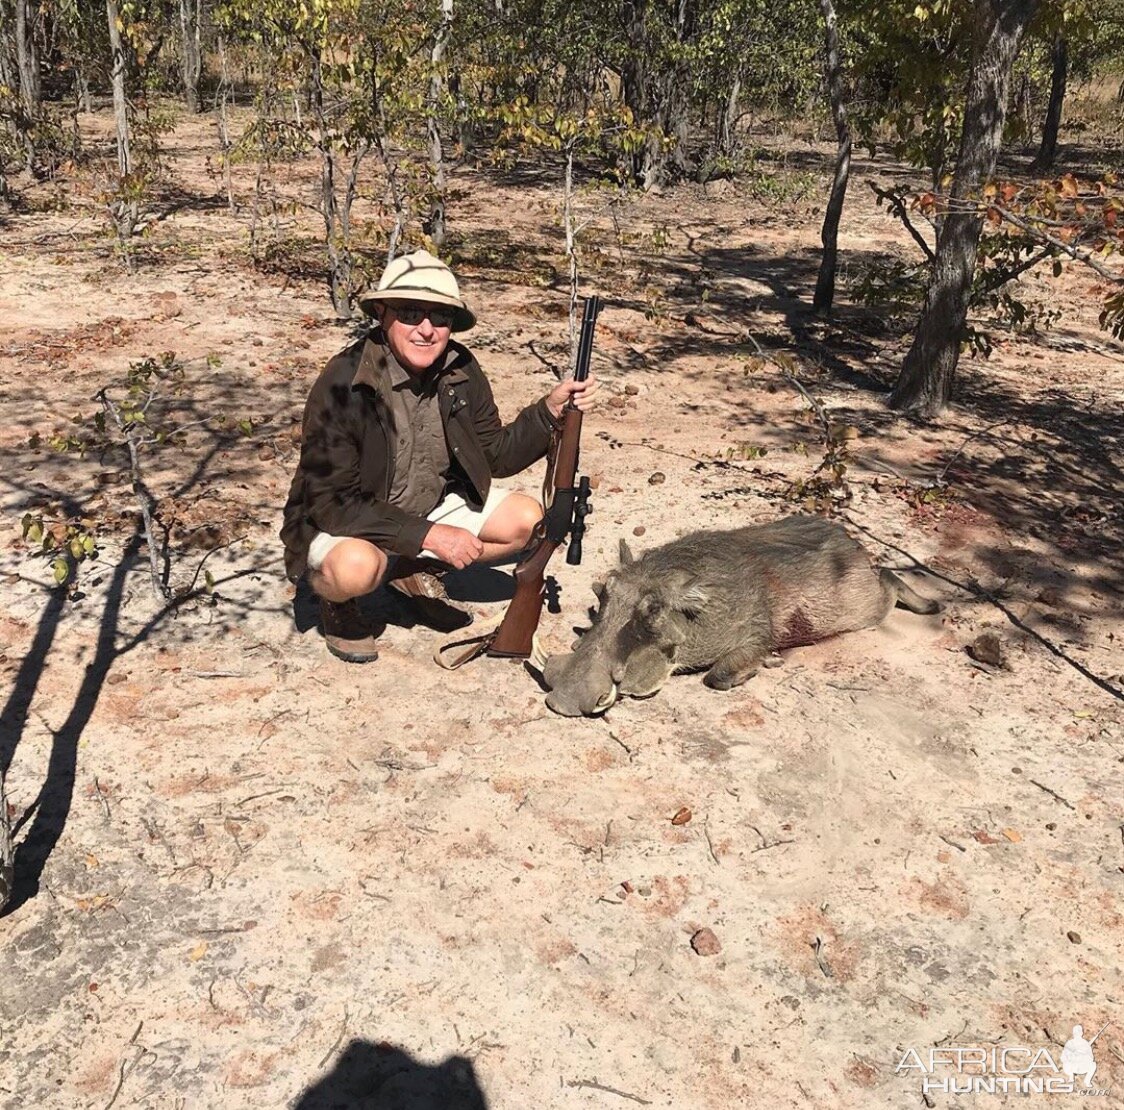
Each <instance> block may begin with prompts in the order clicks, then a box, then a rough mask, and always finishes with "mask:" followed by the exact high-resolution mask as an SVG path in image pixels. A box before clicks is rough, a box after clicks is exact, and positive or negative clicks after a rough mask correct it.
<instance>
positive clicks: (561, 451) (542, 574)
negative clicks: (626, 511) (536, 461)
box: [434, 296, 601, 670]
mask: <svg viewBox="0 0 1124 1110" xmlns="http://www.w3.org/2000/svg"><path fill="white" fill-rule="evenodd" d="M600 311H601V298H600V297H597V296H592V297H587V298H586V301H585V306H584V309H583V311H582V325H581V335H580V337H579V339H578V357H577V362H576V364H575V366H574V381H578V382H581V381H585V379H586V378H588V377H589V364H590V358H591V356H592V354H593V329H594V327H595V326H596V324H597V314H598V313H599V312H600ZM581 432H582V414H581V410H580V409H577V408H575V407H574V405H573V402H570V403H569V404H567V405H566V408H565V409H564V410H563V413H562V422H561V425H560V426H559V427H558V428H556V429H555V431H554V433H553V435H552V436H551V442H550V449H549V451H548V453H547V464H546V478H545V480H544V481H543V505H544V506H545V510H544V513H543V518H542V520H540V521H539V523H538V524H537V525H536V527H535V531H534V533H533V535H532V536H531V545H530V548H529V554H528V555H527V556H526V558H524V559H523V561H522V562H520V563H519V564H518V566H516V568H515V571H514V576H515V596H514V597H513V598H512V599H511V603H510V604H509V605H508V607H507V611H506V612H505V613H504V616H503V620H502V621H501V622H500V624H499V627H498V628H496V630H495V632H493V633H491V634H489V635H485V636H477V637H472V638H470V639H466V640H459V641H457V642H455V643H450V644H445V645H443V646H442V647H439V648H438V649H437V651H436V652H435V653H434V659H435V660H436V661H437V662H438V663H439V664H440V665H441V666H442V667H445V668H447V669H450V670H451V669H453V668H455V667H459V666H462V665H463V664H464V663H467V662H469V661H470V660H472V659H475V658H477V656H479V655H490V656H493V657H496V658H501V659H528V658H530V655H531V649H532V646H533V641H534V636H535V631H536V630H537V628H538V626H539V619H540V617H541V616H542V607H543V601H544V600H545V597H546V566H547V563H549V562H550V558H551V556H552V555H553V554H554V552H555V551H556V550H557V549H558V547H560V546H561V545H562V544H563V543H565V541H566V537H567V535H568V536H569V537H570V545H569V548H568V549H567V552H566V562H567V563H569V564H571V565H577V564H578V563H580V562H581V560H582V537H583V536H584V534H585V518H586V517H587V516H588V515H589V514H590V513H591V512H592V511H593V509H592V508H591V506H590V504H589V479H588V478H581V479H580V480H579V479H578V455H579V448H580V446H581ZM465 649H467V650H465ZM454 653H455V654H454Z"/></svg>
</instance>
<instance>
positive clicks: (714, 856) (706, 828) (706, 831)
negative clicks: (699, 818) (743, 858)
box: [703, 817, 722, 867]
mask: <svg viewBox="0 0 1124 1110" xmlns="http://www.w3.org/2000/svg"><path fill="white" fill-rule="evenodd" d="M703 836H705V837H706V846H707V850H708V851H709V852H710V858H711V859H712V860H714V862H715V863H716V864H717V865H718V866H719V867H721V866H722V861H721V860H720V859H719V858H718V856H717V854H716V853H715V851H714V841H713V840H711V839H710V818H709V817H707V818H706V820H704V821H703Z"/></svg>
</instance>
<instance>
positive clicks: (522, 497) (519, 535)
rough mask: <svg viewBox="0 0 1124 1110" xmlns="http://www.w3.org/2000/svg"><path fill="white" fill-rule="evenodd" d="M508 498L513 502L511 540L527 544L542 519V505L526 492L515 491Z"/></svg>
mask: <svg viewBox="0 0 1124 1110" xmlns="http://www.w3.org/2000/svg"><path fill="white" fill-rule="evenodd" d="M508 500H509V501H511V502H513V504H512V513H511V530H512V534H511V536H510V540H511V542H512V543H518V544H527V543H529V542H530V540H531V536H532V534H533V533H534V531H535V527H536V526H537V525H538V523H539V521H540V520H542V506H541V505H540V504H539V503H538V502H537V501H536V500H535V499H534V498H533V497H528V496H527V495H526V494H525V493H513V494H512V495H511V496H510V498H508Z"/></svg>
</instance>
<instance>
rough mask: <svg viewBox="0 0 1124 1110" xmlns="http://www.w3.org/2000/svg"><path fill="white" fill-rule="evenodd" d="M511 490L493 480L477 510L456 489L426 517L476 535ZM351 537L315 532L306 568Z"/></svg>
mask: <svg viewBox="0 0 1124 1110" xmlns="http://www.w3.org/2000/svg"><path fill="white" fill-rule="evenodd" d="M512 492H513V491H512V490H509V489H504V488H502V487H501V486H497V485H495V484H494V483H493V485H492V488H491V490H490V491H489V493H488V500H487V501H485V502H484V507H483V508H482V509H481V510H480V511H479V512H477V511H476V510H475V509H473V508H471V507H470V506H469V504H468V502H467V501H465V499H464V498H463V497H461V495H460V494H459V493H450V494H449V496H448V497H446V498H445V499H444V500H443V501H442V502H441V503H440V504H439V505H438V506H437V508H436V509H434V510H433V512H431V513H430V514H429V515H428V516H427V517H426V520H429V521H432V522H433V523H434V524H448V525H449V526H450V527H453V528H463V529H464V530H465V531H466V532H471V533H472V534H473V535H474V536H479V535H480V530H481V529H482V528H483V527H484V523H485V521H486V520H487V519H488V517H490V516H491V515H492V513H494V512H495V511H496V510H497V509H498V508H499V507H500V505H502V504H503V503H504V501H506V500H507V498H508V497H510V496H511V494H512ZM350 538H351V537H349V536H330V535H329V534H328V533H327V532H317V533H316V535H315V536H313V538H312V543H310V544H309V546H308V569H309V570H319V569H320V568H321V567H322V566H323V565H324V560H325V559H326V558H327V557H328V552H329V551H331V550H332V548H333V547H335V546H336V544H339V543H343V541H344V540H346V539H350ZM418 557H419V558H421V559H436V558H437V556H436V555H434V554H433V552H432V551H422V552H420V554H419V556H418Z"/></svg>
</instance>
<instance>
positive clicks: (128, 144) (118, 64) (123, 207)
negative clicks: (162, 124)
mask: <svg viewBox="0 0 1124 1110" xmlns="http://www.w3.org/2000/svg"><path fill="white" fill-rule="evenodd" d="M105 15H106V21H107V23H108V26H109V49H110V54H111V68H110V80H111V82H112V85H113V122H114V125H115V127H116V130H117V171H118V176H119V181H118V188H117V194H118V195H117V199H115V200H114V201H111V205H110V207H111V211H112V214H113V219H114V224H115V225H116V228H117V237H118V241H119V242H120V243H121V245H122V246H123V247H124V249H125V252H126V260H127V261H128V262H129V264H130V266H131V265H132V256H131V254H130V252H129V240H130V238H131V237H132V234H133V232H134V230H135V229H136V226H137V222H138V220H139V218H140V203H139V201H138V199H137V197H136V193H135V190H134V189H133V180H132V177H133V151H132V130H131V120H130V105H129V98H128V95H127V93H126V89H125V72H126V68H127V59H126V55H125V42H124V40H123V39H122V37H121V27H122V23H121V12H120V9H119V8H118V5H117V0H105Z"/></svg>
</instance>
